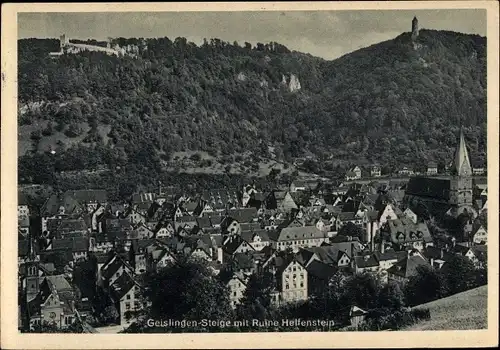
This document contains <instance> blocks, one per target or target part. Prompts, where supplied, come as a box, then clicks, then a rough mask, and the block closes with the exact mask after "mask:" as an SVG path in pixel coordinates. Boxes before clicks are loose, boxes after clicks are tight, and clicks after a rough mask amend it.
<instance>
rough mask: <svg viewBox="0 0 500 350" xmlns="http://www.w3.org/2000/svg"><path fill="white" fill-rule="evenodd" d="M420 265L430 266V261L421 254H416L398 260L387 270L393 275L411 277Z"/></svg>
mask: <svg viewBox="0 0 500 350" xmlns="http://www.w3.org/2000/svg"><path fill="white" fill-rule="evenodd" d="M418 266H429V263H428V262H427V260H425V259H424V258H422V257H421V256H420V255H419V254H415V255H411V256H409V257H408V256H407V257H406V258H404V259H402V260H400V261H398V262H397V263H395V264H394V265H393V266H391V267H390V268H389V269H388V270H387V272H388V273H390V274H393V275H397V276H401V277H404V278H409V277H410V276H412V275H415V274H416V273H417V267H418Z"/></svg>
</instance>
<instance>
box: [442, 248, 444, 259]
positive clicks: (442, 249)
mask: <svg viewBox="0 0 500 350" xmlns="http://www.w3.org/2000/svg"><path fill="white" fill-rule="evenodd" d="M443 258H444V249H443V248H441V259H443Z"/></svg>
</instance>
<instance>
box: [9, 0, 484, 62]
mask: <svg viewBox="0 0 500 350" xmlns="http://www.w3.org/2000/svg"><path fill="white" fill-rule="evenodd" d="M414 15H416V16H417V17H418V20H419V24H420V28H428V29H442V30H451V31H456V32H461V33H472V34H479V35H482V36H486V11H485V10H469V9H467V10H465V9H460V10H377V11H310V12H295V11H290V12H274V11H273V12H270V11H263V12H175V13H174V12H142V13H139V12H135V13H131V12H128V13H127V12H121V13H120V12H114V13H111V12H109V13H103V12H101V13H19V15H18V25H19V32H18V35H19V38H58V37H59V35H61V34H63V33H65V34H66V35H67V36H69V38H73V39H89V38H93V39H97V40H105V39H106V38H107V37H126V38H130V37H137V38H138V37H144V38H147V37H164V36H167V37H169V38H170V39H172V40H173V39H175V38H176V37H179V36H182V37H185V38H187V39H188V40H189V41H193V42H195V43H196V44H200V43H201V42H202V40H203V38H207V39H210V38H219V39H222V40H225V41H230V42H233V41H235V40H236V41H238V43H239V44H240V45H241V44H243V43H244V42H245V41H248V42H250V43H252V44H255V43H257V42H262V43H266V42H269V41H276V42H279V43H281V44H283V45H285V46H287V47H288V48H289V49H291V50H297V51H301V52H307V53H310V54H312V55H315V56H319V57H323V58H325V59H333V58H337V57H339V56H342V55H344V54H346V53H348V52H351V51H354V50H356V49H359V48H361V47H365V46H369V45H372V44H375V43H378V42H381V41H384V40H389V39H392V38H394V37H396V36H398V35H399V34H401V33H403V32H408V31H410V29H411V20H412V18H413V16H414Z"/></svg>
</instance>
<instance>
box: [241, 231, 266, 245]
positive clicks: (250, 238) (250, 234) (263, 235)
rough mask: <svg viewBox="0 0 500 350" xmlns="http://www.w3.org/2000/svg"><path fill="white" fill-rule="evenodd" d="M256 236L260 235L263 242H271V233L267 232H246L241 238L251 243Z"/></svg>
mask: <svg viewBox="0 0 500 350" xmlns="http://www.w3.org/2000/svg"><path fill="white" fill-rule="evenodd" d="M255 235H258V236H259V237H260V239H261V240H262V241H263V242H267V241H269V232H268V231H267V230H255V231H244V232H242V233H241V238H242V239H243V240H244V241H246V242H248V243H251V242H253V238H254V237H255Z"/></svg>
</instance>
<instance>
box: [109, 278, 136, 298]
mask: <svg viewBox="0 0 500 350" xmlns="http://www.w3.org/2000/svg"><path fill="white" fill-rule="evenodd" d="M134 286H135V282H134V280H133V279H132V277H130V275H129V274H128V273H126V272H125V273H122V274H121V275H120V277H118V278H117V279H116V281H115V282H114V283H113V284H112V285H111V286H110V288H111V294H112V295H113V296H115V297H116V300H120V299H121V298H123V296H124V295H125V294H127V293H128V292H129V291H130V290H131V289H132V288H133V287H134Z"/></svg>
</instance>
